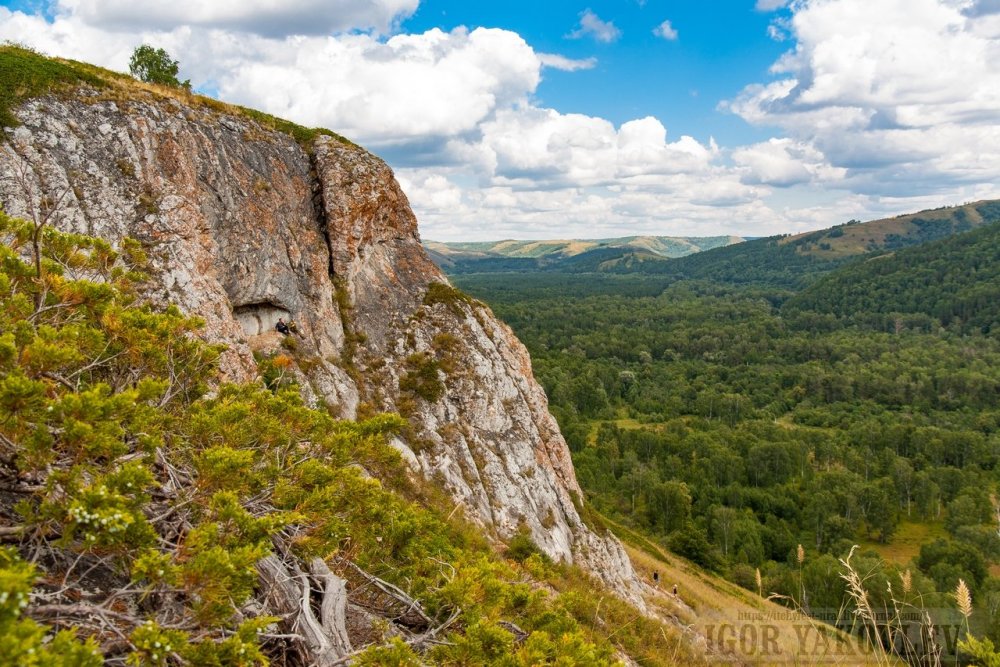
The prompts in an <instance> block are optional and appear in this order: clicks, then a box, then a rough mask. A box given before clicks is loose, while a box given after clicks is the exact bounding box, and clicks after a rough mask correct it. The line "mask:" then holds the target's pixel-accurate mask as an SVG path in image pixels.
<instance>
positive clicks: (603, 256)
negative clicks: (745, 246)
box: [424, 236, 744, 273]
mask: <svg viewBox="0 0 1000 667" xmlns="http://www.w3.org/2000/svg"><path fill="white" fill-rule="evenodd" d="M743 240H744V239H742V238H740V237H738V236H710V237H677V236H625V237H620V238H611V239H556V240H541V241H538V240H528V241H523V240H522V241H518V240H512V239H507V240H504V241H483V242H468V243H442V242H438V241H425V242H424V247H425V248H426V249H427V251H428V252H429V253H430V255H431V257H432V258H433V259H434V261H435V262H437V264H438V266H441V267H442V268H444V269H445V270H447V271H449V272H454V273H479V272H486V273H492V272H496V271H511V270H513V271H531V270H540V269H544V270H567V271H571V272H574V273H577V272H580V271H581V270H611V269H614V268H625V269H630V268H633V267H634V266H635V265H637V264H639V263H642V262H646V261H655V260H662V259H669V258H675V257H684V256H686V255H691V254H695V253H699V252H702V251H705V250H710V249H712V248H719V247H724V246H727V245H732V244H734V243H740V242H742V241H743Z"/></svg>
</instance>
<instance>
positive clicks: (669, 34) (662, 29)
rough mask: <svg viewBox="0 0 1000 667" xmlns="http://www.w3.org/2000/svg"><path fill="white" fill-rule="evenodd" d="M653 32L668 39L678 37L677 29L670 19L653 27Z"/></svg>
mask: <svg viewBox="0 0 1000 667" xmlns="http://www.w3.org/2000/svg"><path fill="white" fill-rule="evenodd" d="M653 34H654V35H656V36H657V37H662V38H663V39H666V40H671V41H672V40H675V39H677V30H676V29H675V28H674V26H672V25H671V24H670V21H669V19H668V20H666V21H664V22H663V23H661V24H660V25H658V26H656V27H655V28H653Z"/></svg>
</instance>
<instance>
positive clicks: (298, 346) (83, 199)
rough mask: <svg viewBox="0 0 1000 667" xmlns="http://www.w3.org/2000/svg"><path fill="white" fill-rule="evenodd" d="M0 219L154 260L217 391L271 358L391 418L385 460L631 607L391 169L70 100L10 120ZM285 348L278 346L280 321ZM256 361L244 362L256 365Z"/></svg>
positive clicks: (242, 120)
mask: <svg viewBox="0 0 1000 667" xmlns="http://www.w3.org/2000/svg"><path fill="white" fill-rule="evenodd" d="M14 114H15V116H16V118H17V119H18V121H19V122H20V125H19V126H18V127H16V128H13V129H11V128H8V129H6V133H7V137H6V145H5V146H4V147H3V150H2V151H0V203H2V205H3V207H4V209H5V210H6V211H7V212H8V213H9V214H11V215H14V216H22V217H28V218H31V217H32V216H36V217H37V215H38V214H39V212H42V213H43V214H45V215H49V216H50V217H51V223H52V224H53V225H55V226H57V227H59V228H60V229H63V230H68V231H75V232H80V233H86V234H91V235H95V236H100V237H102V238H104V239H107V240H109V241H110V242H112V243H117V242H119V241H120V240H121V239H122V238H123V237H126V236H129V237H133V238H136V239H138V240H139V241H140V242H142V244H143V245H144V247H145V248H146V249H147V251H148V252H149V254H150V257H151V258H152V280H151V281H150V283H149V287H148V292H147V294H146V297H147V298H148V299H150V300H151V301H154V302H156V303H168V302H169V303H175V304H178V305H179V306H180V307H181V308H182V309H183V310H184V311H186V312H187V313H189V314H194V315H198V316H200V317H202V318H204V320H205V322H206V327H205V335H206V337H207V338H208V339H209V341H210V342H213V343H224V344H225V345H226V346H227V347H228V349H227V351H226V352H225V353H224V354H223V357H222V370H223V373H224V375H225V376H226V377H227V378H228V379H231V380H234V381H245V380H252V379H254V378H256V377H257V376H258V375H259V369H258V361H257V359H261V358H267V357H269V356H273V355H282V356H284V357H285V358H287V359H289V360H290V361H291V366H290V370H289V372H291V373H294V374H295V375H296V377H297V378H298V380H299V382H300V386H301V387H302V389H303V392H304V393H305V394H306V398H307V400H309V401H310V402H311V403H312V404H314V405H324V404H325V405H326V406H328V408H329V409H330V410H331V411H333V412H334V413H335V414H338V415H340V416H342V417H345V418H352V417H355V416H356V415H357V414H358V413H359V412H361V413H370V412H372V411H382V410H389V411H398V412H400V413H401V414H402V415H404V416H405V417H406V418H407V419H408V421H409V424H410V428H409V429H408V430H407V432H406V433H405V435H404V437H402V438H400V439H399V440H398V441H397V442H396V443H395V444H396V446H397V448H398V449H399V450H400V451H401V452H402V453H403V456H404V458H405V459H406V460H407V461H409V463H410V465H411V467H412V468H413V469H414V470H415V471H419V472H420V473H421V474H422V475H423V476H425V477H426V478H428V479H430V480H432V481H434V482H436V483H438V484H440V485H441V486H442V487H443V488H444V489H446V490H447V491H448V492H449V493H450V494H451V496H452V497H453V498H454V500H455V502H456V504H457V505H460V506H461V507H462V508H463V510H464V512H465V514H466V516H468V517H469V518H471V519H472V520H474V521H477V522H478V523H480V524H482V525H483V526H484V527H486V528H487V529H488V530H489V531H490V532H491V533H492V534H493V535H494V536H495V537H497V538H499V539H501V540H505V539H508V538H510V537H512V536H513V535H515V534H516V533H518V532H519V531H526V532H527V533H528V534H530V536H531V537H532V539H533V540H534V541H535V542H536V543H537V544H538V545H539V547H540V548H541V549H542V550H543V551H544V552H545V553H547V554H548V555H550V556H551V557H553V558H555V559H557V560H562V561H569V562H574V563H577V564H579V565H581V566H582V567H584V568H585V569H587V570H589V571H590V572H592V573H593V574H594V575H596V576H597V577H599V578H601V579H602V580H603V581H604V582H605V583H607V584H608V585H609V586H611V587H612V588H613V589H614V590H616V591H618V592H619V593H620V594H621V595H622V596H623V597H625V598H627V599H629V600H630V601H632V602H633V603H635V604H637V605H639V606H640V607H642V605H643V603H642V598H641V596H640V588H641V584H640V583H639V581H638V579H637V577H636V574H635V572H634V570H633V568H632V565H631V563H630V561H629V559H628V557H627V556H626V554H625V552H624V550H623V549H622V547H621V545H620V544H619V542H618V541H617V540H616V539H615V538H614V537H613V536H611V535H610V533H605V532H603V531H595V530H594V529H592V528H591V527H589V526H587V525H586V524H585V523H584V521H583V520H582V519H581V516H580V512H579V507H580V505H579V503H580V501H581V497H582V496H581V491H580V488H579V486H578V484H577V481H576V477H575V474H574V472H573V467H572V464H571V461H570V456H569V451H568V449H567V447H566V444H565V442H564V440H563V438H562V436H561V435H560V433H559V429H558V427H557V425H556V423H555V421H554V420H553V418H552V417H551V415H550V414H549V412H548V406H547V401H546V398H545V394H544V392H543V391H542V389H541V387H540V386H539V385H538V383H537V382H536V381H535V380H534V378H533V376H532V371H531V363H530V359H529V357H528V354H527V351H526V350H525V348H524V347H523V346H522V345H521V343H520V342H519V341H518V340H517V339H516V337H515V336H514V335H513V333H512V332H511V331H510V329H509V328H508V327H506V326H505V325H504V324H503V323H501V322H499V321H498V320H497V319H496V318H495V317H494V316H493V314H492V313H491V312H490V311H489V309H488V308H486V307H485V306H484V305H482V304H480V303H478V302H476V301H474V300H472V299H469V298H468V297H466V296H465V295H463V294H461V293H459V292H457V291H456V290H454V289H452V288H451V287H450V286H449V285H448V281H447V279H446V278H445V277H444V276H443V275H442V274H441V273H440V271H439V270H438V269H437V268H436V267H435V266H434V264H433V263H432V262H431V261H430V259H429V258H428V257H427V255H426V253H425V252H424V250H423V248H422V247H421V244H420V240H419V236H418V232H417V221H416V218H415V216H414V215H413V212H412V211H411V209H410V207H409V204H408V202H407V199H406V196H405V195H404V194H403V192H402V191H401V189H400V188H399V185H398V183H397V182H396V180H395V178H394V176H393V174H392V171H391V169H390V168H389V167H388V166H387V165H386V164H385V163H384V162H383V161H382V160H380V159H379V158H377V157H375V156H374V155H372V154H370V153H368V152H367V151H365V150H364V149H362V148H360V147H358V146H356V145H354V144H351V143H350V142H347V141H344V140H341V139H339V138H337V137H332V136H327V135H324V134H317V135H315V136H312V137H310V138H309V139H308V140H302V139H301V137H300V140H296V139H295V138H293V137H292V136H290V135H289V134H286V133H284V132H282V131H279V130H276V129H274V128H273V127H270V126H269V125H268V124H267V123H266V122H262V121H259V120H257V119H254V118H252V117H250V116H248V115H243V114H239V113H235V112H231V111H227V110H226V109H225V108H223V107H222V106H221V105H220V106H219V108H213V107H212V106H207V105H204V104H190V103H186V102H185V101H183V100H182V99H173V98H171V97H169V96H157V95H154V94H152V93H147V94H137V95H133V96H123V95H119V94H109V92H108V91H105V90H100V89H95V88H90V87H86V86H84V87H79V88H76V89H75V90H74V91H73V92H72V93H71V94H64V93H60V94H55V95H53V94H46V95H44V96H41V97H36V98H34V99H30V100H28V101H27V102H25V103H23V104H21V105H20V106H19V107H18V108H17V109H15V110H14ZM279 317H281V318H284V319H286V320H293V321H294V322H295V323H296V325H297V333H295V334H293V335H292V336H290V337H289V338H288V339H282V338H281V337H280V336H278V335H277V334H275V333H274V332H273V327H274V324H275V322H276V321H277V319H278V318H279ZM255 354H256V358H255Z"/></svg>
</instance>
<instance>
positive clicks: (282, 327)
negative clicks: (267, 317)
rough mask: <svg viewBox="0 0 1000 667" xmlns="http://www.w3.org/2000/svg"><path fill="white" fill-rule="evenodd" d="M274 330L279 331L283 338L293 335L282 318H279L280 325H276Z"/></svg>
mask: <svg viewBox="0 0 1000 667" xmlns="http://www.w3.org/2000/svg"><path fill="white" fill-rule="evenodd" d="M274 328H275V329H277V330H278V333H280V334H281V335H283V336H287V335H288V334H290V333H291V331H290V330H289V329H288V325H287V324H285V320H284V318H282V317H279V318H278V323H277V324H275V325H274Z"/></svg>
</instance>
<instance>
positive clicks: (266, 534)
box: [0, 215, 703, 665]
mask: <svg viewBox="0 0 1000 667" xmlns="http://www.w3.org/2000/svg"><path fill="white" fill-rule="evenodd" d="M0 236H2V238H3V241H4V243H3V244H2V245H0V309H2V312H3V313H4V317H3V319H2V322H3V324H2V326H0V367H2V368H0V370H2V374H0V539H2V540H3V542H4V543H5V544H6V546H4V547H3V548H2V549H0V635H2V637H3V639H2V640H0V664H5V665H7V664H9V665H15V664H16V665H50V664H65V665H97V664H101V663H102V662H103V661H111V662H119V663H121V662H128V663H129V664H142V665H168V664H169V665H173V664H197V665H213V664H214V665H263V664H268V662H269V661H272V660H273V661H275V662H277V663H279V664H296V658H295V656H296V655H298V656H299V659H300V660H301V662H302V663H305V664H309V663H312V662H314V660H313V659H307V658H308V656H312V658H315V657H316V656H317V655H320V654H316V653H310V652H309V651H308V650H307V649H308V648H309V645H308V642H305V640H303V637H302V634H303V633H305V634H308V632H307V628H309V627H312V626H310V625H309V621H308V614H307V610H308V609H309V605H308V604H307V605H306V606H305V607H300V606H299V603H298V602H297V597H295V596H298V595H302V594H304V595H305V596H306V599H307V600H308V598H309V597H310V594H309V592H308V591H309V588H308V587H309V586H313V587H314V588H315V590H316V591H317V592H316V593H314V594H313V595H314V596H316V597H315V600H314V603H315V609H314V611H315V614H316V617H315V618H316V619H319V618H322V621H323V623H324V624H325V623H327V622H328V620H329V619H328V609H327V605H328V604H334V603H333V600H334V599H335V598H332V597H331V595H333V593H331V590H332V589H330V588H329V585H330V584H329V583H328V582H329V581H330V578H331V577H334V576H336V575H339V576H340V577H343V579H344V580H345V581H346V582H347V600H348V601H349V605H350V606H349V609H355V610H359V609H360V610H364V611H363V613H362V612H360V611H356V612H355V616H356V617H358V618H361V619H362V620H363V619H368V620H367V621H364V623H363V627H362V628H361V629H358V628H357V627H354V626H352V628H353V629H352V631H351V632H352V633H353V634H352V639H353V640H354V641H355V648H356V649H357V653H355V654H354V655H353V656H352V658H353V660H354V663H355V664H361V665H365V664H371V665H376V664H378V665H382V664H396V665H416V664H425V663H428V662H430V663H441V664H496V665H501V664H502V665H536V664H611V663H613V662H614V661H615V655H616V653H617V652H618V651H619V650H624V651H626V652H628V653H630V654H632V655H635V656H637V657H639V658H640V659H641V660H642V664H648V665H660V664H673V663H674V661H680V662H682V663H684V664H693V663H698V662H701V661H702V660H703V658H702V657H701V656H700V655H698V654H697V653H695V652H693V649H692V648H691V646H690V644H689V643H688V642H687V641H686V640H684V639H682V638H681V637H680V635H679V633H678V632H677V631H676V630H674V629H672V628H669V627H665V626H662V625H660V624H658V623H655V622H654V621H652V620H649V619H647V618H645V617H643V616H641V615H639V614H638V612H636V611H635V610H634V609H632V608H630V607H628V606H627V605H625V604H624V603H622V602H620V601H618V599H617V598H616V597H615V596H614V595H611V594H607V595H603V596H595V595H594V591H596V590H601V589H600V587H599V585H598V584H596V583H595V582H593V581H592V580H590V579H589V578H588V577H586V576H585V575H583V574H582V573H581V572H579V571H577V570H575V569H573V568H569V567H566V566H562V565H558V564H555V563H552V562H551V561H549V560H548V559H546V558H545V557H544V556H542V555H541V554H540V553H539V552H538V550H537V548H535V546H534V545H533V544H532V543H531V541H530V540H529V539H527V538H526V537H519V538H517V539H515V540H514V541H513V542H512V543H511V544H510V545H509V548H508V551H507V556H508V557H507V558H502V557H499V556H498V555H496V553H495V552H494V551H493V548H492V546H491V545H490V544H488V543H486V542H485V541H484V539H483V538H482V537H481V535H480V533H479V531H477V530H475V529H473V528H472V527H470V526H468V525H466V524H465V523H464V522H463V521H462V520H461V519H459V518H456V517H455V512H454V510H453V509H452V507H451V504H450V503H446V502H445V501H443V500H442V499H441V497H440V496H439V495H438V493H437V492H436V491H435V490H434V488H433V487H430V486H424V485H422V484H421V483H418V482H414V481H411V478H410V477H409V475H408V474H407V472H406V468H405V466H404V465H403V464H402V463H401V461H400V458H399V455H398V453H397V452H396V451H395V450H394V449H393V448H391V447H389V446H388V445H387V444H386V442H385V439H386V437H387V436H388V435H390V434H392V433H394V432H396V431H398V430H399V429H400V428H403V426H404V422H403V420H402V419H401V418H399V417H398V416H395V415H377V416H373V417H372V418H370V419H367V420H365V421H360V422H351V421H340V420H336V419H334V418H333V417H331V416H330V415H329V414H327V413H326V412H325V411H320V410H315V409H311V408H309V407H307V406H306V405H304V404H303V402H302V400H301V398H300V397H299V390H298V388H297V387H296V386H295V385H294V383H292V382H290V377H289V375H288V374H287V373H286V370H287V369H288V368H289V367H290V366H291V363H292V361H293V358H292V357H289V356H287V355H294V352H293V351H287V355H286V353H282V354H279V355H277V356H275V357H272V358H269V359H262V360H261V363H262V367H263V369H264V371H265V377H266V378H267V380H268V384H267V386H266V387H265V386H264V385H255V384H251V385H242V386H238V385H228V384H221V383H220V381H219V378H218V376H217V373H216V371H215V362H216V359H217V356H218V352H219V350H218V349H217V348H215V347H211V346H207V345H205V344H204V343H201V342H200V341H199V340H198V338H197V337H196V336H195V335H193V334H196V333H197V330H198V327H199V322H198V321H197V320H193V319H191V318H187V317H185V316H183V315H182V314H181V313H180V312H178V311H177V310H176V309H173V308H168V309H166V310H164V311H156V310H153V309H150V308H149V307H146V306H143V305H142V304H141V303H140V302H139V301H138V300H137V298H136V294H137V292H136V286H137V284H138V282H137V281H141V280H142V279H143V276H142V273H141V272H142V269H143V266H144V263H145V257H144V253H143V251H142V249H141V248H140V247H139V246H138V244H136V243H134V242H131V241H127V240H126V241H125V242H124V243H123V246H122V251H121V252H115V251H113V250H112V249H111V248H110V247H109V246H108V245H107V244H106V243H104V242H102V241H98V240H94V239H90V238H87V237H81V236H75V235H69V234H62V233H58V232H55V231H53V230H51V229H47V228H44V226H43V225H37V224H32V223H26V222H21V221H18V220H13V219H10V218H7V217H6V216H2V215H0ZM25 258H28V259H27V261H25ZM210 387H211V391H209V388H210ZM282 572H284V573H285V574H284V575H283V577H284V578H282V575H281V573H282ZM275 577H276V578H275ZM289 580H290V581H300V580H301V581H302V582H305V585H306V588H304V589H302V591H304V593H303V592H302V591H300V590H299V584H297V583H296V584H294V585H292V588H293V589H294V591H296V593H295V594H294V595H295V596H293V597H292V598H291V600H292V606H291V607H283V606H282V605H281V604H280V602H281V600H282V599H284V598H282V597H281V595H280V594H278V593H275V590H277V591H281V590H283V589H282V586H284V584H282V582H283V581H289ZM324 590H325V591H326V592H325V593H324V592H323V591H324ZM276 595H277V597H275V596H276ZM328 599H329V600H330V602H329V603H328V602H327V600H328ZM321 600H322V603H323V610H322V617H321V616H320V606H319V605H320V601H321ZM309 613H313V612H309ZM303 614H307V615H306V616H303ZM358 614H361V615H360V616H357V615H358ZM358 622H360V621H358ZM312 623H317V621H316V620H313V621H312ZM612 638H613V639H612ZM302 642H305V643H302ZM668 656H672V657H670V658H668Z"/></svg>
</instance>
